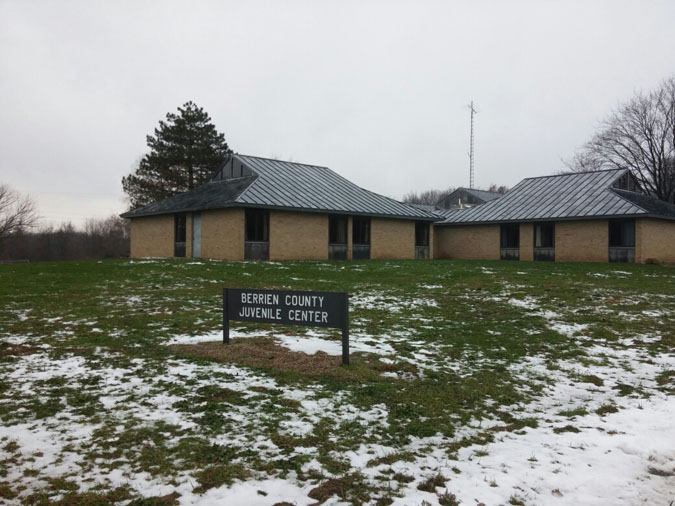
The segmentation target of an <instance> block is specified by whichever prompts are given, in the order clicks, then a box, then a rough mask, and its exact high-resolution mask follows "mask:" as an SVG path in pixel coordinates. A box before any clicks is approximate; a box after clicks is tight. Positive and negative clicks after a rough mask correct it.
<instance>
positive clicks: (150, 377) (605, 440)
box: [0, 268, 675, 506]
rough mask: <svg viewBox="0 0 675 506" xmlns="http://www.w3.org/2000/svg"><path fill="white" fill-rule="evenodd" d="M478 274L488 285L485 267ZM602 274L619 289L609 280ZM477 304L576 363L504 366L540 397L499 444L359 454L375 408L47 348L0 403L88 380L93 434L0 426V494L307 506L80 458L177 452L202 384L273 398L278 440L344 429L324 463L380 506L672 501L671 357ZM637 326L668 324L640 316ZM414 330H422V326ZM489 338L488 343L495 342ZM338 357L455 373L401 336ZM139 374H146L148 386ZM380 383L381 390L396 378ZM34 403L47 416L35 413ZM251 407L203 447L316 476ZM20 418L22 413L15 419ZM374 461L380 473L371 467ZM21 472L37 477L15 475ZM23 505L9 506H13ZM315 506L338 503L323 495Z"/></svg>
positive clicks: (455, 364)
mask: <svg viewBox="0 0 675 506" xmlns="http://www.w3.org/2000/svg"><path fill="white" fill-rule="evenodd" d="M482 272H484V273H485V274H492V273H494V271H492V270H491V269H486V268H483V270H482ZM613 273H614V274H616V275H619V276H629V275H630V273H628V272H623V271H613ZM597 274H598V273H595V274H593V273H590V274H589V275H591V276H595V275H597ZM606 275H609V274H606ZM602 276H605V274H602ZM423 288H424V289H427V290H436V289H441V288H442V286H441V285H424V286H423ZM511 290H513V287H511ZM491 300H495V301H497V302H501V303H503V304H505V305H508V306H511V307H515V308H518V309H522V310H523V311H527V312H528V313H529V314H530V315H535V316H538V317H541V318H543V319H544V321H545V322H546V325H547V327H548V329H549V330H551V331H554V332H557V333H558V334H560V335H561V336H563V337H565V338H567V339H570V340H574V341H576V342H579V343H586V344H585V346H586V351H587V352H586V354H585V356H584V358H583V360H580V359H572V358H569V359H561V360H558V361H557V362H556V363H551V362H550V361H547V360H545V359H544V358H541V357H538V356H534V357H533V356H526V357H524V358H523V359H521V360H518V361H515V362H512V363H509V364H508V369H509V372H510V373H511V374H512V375H513V376H514V377H515V378H517V379H519V380H522V385H523V386H522V388H524V389H525V388H527V389H532V388H533V385H534V386H537V387H540V388H541V392H540V393H538V394H536V395H534V396H533V397H532V398H533V400H531V401H528V402H527V403H523V404H521V405H518V406H515V407H512V409H513V411H514V415H515V416H516V418H536V420H537V423H536V424H529V425H525V426H524V427H522V428H519V429H517V430H511V429H508V428H505V427H502V426H503V425H504V424H503V422H502V421H500V420H498V419H496V418H495V419H491V418H489V417H487V418H482V419H480V420H473V421H472V422H471V423H469V424H466V425H464V426H462V427H460V428H458V430H457V432H456V434H455V436H454V437H453V438H446V437H440V436H438V435H437V436H433V437H428V438H412V439H411V440H410V442H408V443H407V444H403V445H398V446H395V447H394V446H387V445H383V444H379V443H377V442H373V441H376V440H377V439H378V437H377V434H378V433H382V432H386V431H387V429H388V428H389V427H388V425H389V422H388V419H387V415H388V412H387V408H386V406H384V405H375V406H372V407H371V408H370V409H368V410H364V409H360V408H359V407H357V404H356V403H355V402H353V401H352V400H351V399H350V398H349V396H348V395H346V394H343V393H341V392H338V393H335V392H329V391H327V390H326V389H325V387H322V386H321V385H320V384H314V383H313V384H308V385H307V384H303V385H301V386H297V385H293V386H289V385H288V384H283V383H280V382H278V381H276V380H274V379H272V378H270V377H268V376H265V375H263V374H261V373H258V372H255V371H253V370H250V369H247V368H244V367H239V366H236V365H231V364H222V363H211V364H203V363H201V364H196V363H193V362H189V361H186V360H182V359H178V358H171V359H169V360H168V361H167V362H166V363H164V364H162V366H161V367H158V366H157V364H156V363H154V362H153V361H152V360H150V359H148V360H145V359H133V360H131V361H126V362H124V363H120V364H117V360H116V357H115V355H114V354H113V353H110V352H107V351H103V350H100V352H99V353H97V357H96V359H95V360H92V359H90V358H86V357H83V356H80V355H76V354H61V355H57V356H54V355H51V354H50V348H49V347H46V346H42V347H41V348H40V349H38V350H35V351H34V352H33V353H29V354H25V355H20V356H17V357H16V358H15V360H14V362H12V363H11V364H10V365H7V366H6V367H5V369H4V370H5V371H6V374H5V376H4V378H3V379H4V381H5V382H6V383H7V384H8V387H7V388H8V395H9V396H12V395H15V396H17V397H20V396H25V397H29V396H31V395H34V394H35V393H36V392H40V391H41V389H45V388H46V387H45V385H51V384H52V383H50V381H51V382H53V380H55V379H60V378H65V384H64V385H63V386H65V387H69V388H71V389H73V390H78V389H80V390H87V388H88V387H87V385H88V384H89V383H88V382H89V381H90V379H91V378H92V377H94V376H95V377H99V378H102V380H101V381H100V382H99V383H98V384H97V385H96V389H95V391H96V395H97V396H98V401H97V402H98V403H99V404H98V405H99V409H100V415H101V417H100V418H101V419H100V420H99V421H96V422H93V421H91V420H89V418H88V417H87V416H83V415H80V414H78V412H77V409H76V408H75V407H74V406H71V405H69V404H68V403H65V405H64V406H65V407H64V409H62V410H61V411H59V413H58V414H57V415H56V416H54V417H45V418H40V419H31V420H30V421H27V422H25V423H15V424H11V425H9V424H8V425H3V426H0V440H1V441H2V442H1V444H0V447H2V448H1V449H0V460H5V462H9V461H10V460H11V459H15V462H16V464H15V465H13V464H11V463H10V464H6V469H7V471H8V472H7V475H6V476H4V477H1V478H0V482H2V481H6V482H8V483H12V484H21V485H22V486H23V487H25V490H26V491H28V492H26V494H27V493H29V492H30V491H31V490H35V489H39V488H42V487H45V486H48V485H49V482H48V481H47V480H46V479H47V478H49V477H54V478H56V477H62V476H67V477H68V479H69V480H71V481H73V482H75V483H77V485H78V486H79V487H81V488H82V489H90V488H93V487H95V486H97V485H103V486H104V487H108V488H114V487H118V486H121V485H128V486H129V487H130V488H131V489H133V490H135V491H137V492H138V493H140V494H142V495H144V496H162V495H167V494H171V493H173V492H178V493H179V494H180V497H179V501H180V503H181V504H183V505H188V504H195V505H206V506H210V505H216V504H218V505H222V504H227V505H233V506H234V505H245V506H250V505H252V504H268V505H273V504H275V503H278V502H282V501H286V502H289V503H291V504H297V505H308V504H315V503H316V500H315V499H312V498H310V497H308V494H309V492H310V491H311V490H312V489H313V488H314V487H316V486H317V483H316V482H312V481H311V480H309V481H307V480H305V481H303V480H301V479H299V476H298V474H297V473H295V472H293V471H291V472H289V473H288V474H287V475H286V476H285V477H283V478H282V477H278V476H271V475H268V474H266V473H263V472H254V473H252V474H251V476H250V477H249V478H248V479H246V480H243V481H242V480H237V481H235V483H234V484H232V485H231V486H229V487H228V486H226V485H223V486H220V487H216V488H212V489H210V490H208V491H206V492H204V493H198V492H196V491H195V487H196V479H195V476H194V475H193V473H191V471H190V470H184V471H180V472H179V473H177V475H175V476H173V477H172V480H167V479H164V478H162V477H157V476H153V475H151V474H150V473H148V472H138V470H137V469H136V468H135V467H134V466H133V465H131V464H121V465H119V464H114V465H113V462H111V460H110V458H109V457H105V456H103V457H102V456H96V454H97V449H100V448H103V447H104V446H105V444H106V443H110V442H111V441H112V442H114V441H115V438H116V437H120V434H121V432H122V429H123V426H125V425H127V426H128V424H129V422H130V421H132V422H133V424H134V425H135V426H138V427H145V426H156V425H157V424H158V423H160V422H162V423H165V424H170V425H171V426H174V427H177V428H178V429H177V432H176V435H175V436H173V439H171V438H170V439H168V441H167V445H169V446H170V445H172V444H176V443H178V441H179V439H180V438H181V437H182V436H181V432H180V431H187V432H189V431H191V430H197V429H198V427H197V425H196V423H195V417H194V416H192V414H191V413H190V411H189V410H181V409H177V408H176V406H177V405H180V403H181V402H184V401H190V400H191V399H193V397H191V394H192V393H193V392H196V391H199V389H200V388H202V387H207V386H210V385H214V384H216V385H221V386H226V387H227V388H228V389H229V390H232V391H233V392H236V393H237V394H238V395H241V396H242V397H243V398H244V399H249V398H254V396H256V395H258V392H260V390H261V389H269V390H274V391H277V392H280V394H279V395H278V396H277V399H285V400H288V401H292V402H294V403H295V404H293V406H294V408H293V409H288V410H285V411H283V412H282V413H281V414H279V415H278V417H279V418H278V420H275V423H276V424H277V425H276V427H277V433H278V434H280V435H286V436H293V437H304V436H307V435H311V434H312V433H313V432H314V431H315V429H316V427H317V426H318V424H319V423H321V422H322V420H325V419H326V418H328V419H330V420H331V421H332V423H334V424H335V425H336V426H337V425H340V424H342V423H355V424H358V425H359V426H360V430H361V432H362V435H363V439H364V441H370V442H368V443H364V444H361V445H360V446H358V447H356V448H353V449H350V450H348V451H345V452H344V453H342V454H340V455H335V457H336V458H338V459H342V460H345V461H347V462H348V463H349V464H350V472H358V473H361V474H362V475H363V476H364V477H365V479H366V480H369V481H370V482H371V483H373V484H374V485H376V486H377V488H378V489H380V490H382V489H387V488H388V489H389V490H392V491H393V495H392V499H393V504H395V505H420V504H423V503H424V502H426V503H430V504H440V502H439V501H440V500H441V497H442V494H443V493H444V492H446V491H447V493H448V494H454V495H455V496H456V500H457V501H458V502H459V503H461V504H464V505H477V504H480V503H484V504H485V505H493V504H507V503H509V502H511V503H512V504H538V505H547V504H551V505H580V504H583V505H607V504H611V505H612V506H620V505H626V506H628V505H636V504H649V505H652V504H655V505H668V504H669V503H670V502H671V501H673V500H675V423H673V420H675V399H674V398H673V396H669V395H668V394H667V393H665V391H664V390H663V389H662V388H660V385H658V384H657V381H656V379H657V377H659V375H660V374H662V373H663V372H664V371H672V370H673V369H675V354H673V353H672V352H670V353H665V352H663V353H653V352H650V351H648V348H646V347H644V346H641V345H643V344H645V343H650V342H653V341H654V340H656V339H657V338H658V336H654V335H652V334H650V333H649V332H648V331H646V332H645V333H644V334H642V335H633V336H627V337H625V338H624V339H620V340H618V341H617V342H611V343H610V342H597V343H592V344H591V343H588V340H589V338H588V336H586V335H585V332H586V331H587V325H585V324H579V323H574V322H571V321H568V320H567V318H566V316H565V314H561V313H560V312H556V311H551V310H550V309H545V308H542V307H541V306H540V304H539V301H538V300H537V299H535V298H534V297H525V298H518V297H517V296H514V294H513V293H512V292H511V291H509V290H505V291H504V293H502V294H500V295H496V296H492V297H491ZM138 302H139V301H137V300H133V299H131V298H130V299H129V300H128V301H127V303H128V304H136V303H138ZM352 304H353V306H354V307H357V308H361V309H383V308H386V309H387V311H390V312H394V313H400V312H405V311H410V312H412V315H413V316H412V318H415V319H420V320H423V316H422V315H421V313H420V314H417V313H416V311H423V310H424V309H428V308H435V307H436V302H435V300H434V299H433V298H424V297H421V296H415V297H412V298H409V299H408V300H401V299H400V298H399V299H398V302H397V303H393V302H392V300H391V298H390V297H387V296H386V295H385V294H382V293H378V292H376V291H373V290H367V291H363V292H361V293H358V294H356V295H355V296H354V297H353V299H352ZM17 314H18V316H19V318H20V319H22V320H23V319H24V318H29V317H30V316H31V315H30V314H29V313H28V312H21V313H17ZM647 316H649V317H652V318H659V317H667V316H668V315H667V314H664V313H662V312H658V311H655V310H652V311H651V313H649V314H647ZM418 323H420V322H418ZM421 323H425V322H424V321H421ZM427 323H429V324H430V325H433V321H432V320H429V322H427ZM91 331H92V332H96V331H97V328H96V327H93V328H92V330H91ZM490 333H491V334H492V333H494V335H499V332H498V331H491V332H490ZM253 335H254V334H253V333H252V332H249V331H244V330H239V329H236V328H234V329H233V330H232V331H231V337H232V338H233V339H244V338H248V337H253ZM261 335H266V336H268V337H271V338H274V339H275V340H276V342H277V343H278V344H280V345H282V346H285V347H287V348H288V349H289V350H291V351H294V352H302V353H307V354H315V353H317V352H319V351H321V352H324V353H327V354H331V355H340V353H341V345H340V341H339V338H338V336H334V335H332V334H330V332H320V331H307V332H304V331H303V333H298V334H297V335H293V334H291V335H287V334H277V333H274V330H269V331H268V332H267V333H266V334H265V333H263V334H261V332H260V331H256V332H255V336H257V337H260V336H261ZM220 338H221V334H220V331H215V332H211V333H205V334H203V335H197V336H181V335H176V336H173V337H171V338H170V339H168V340H167V343H166V344H194V343H200V342H205V341H217V340H219V339H220ZM523 338H524V339H525V338H527V329H523ZM3 341H4V342H6V343H11V344H23V342H24V341H22V337H21V336H11V337H7V338H3ZM33 341H34V340H31V342H33ZM404 341H405V342H406V343H407V344H409V346H410V347H411V348H412V349H413V351H412V352H411V355H410V356H409V357H408V356H407V357H401V356H399V354H397V353H396V350H395V349H394V348H393V344H395V343H397V342H404ZM350 344H351V350H352V352H357V351H361V352H368V353H374V354H376V355H377V356H379V357H380V360H381V361H382V362H383V363H392V364H393V363H396V362H397V361H408V362H411V363H414V364H415V365H416V366H417V367H419V368H420V374H424V373H425V371H426V372H430V371H438V370H439V368H443V367H447V368H452V369H453V370H460V369H461V368H462V367H464V365H463V364H462V358H461V357H460V358H458V359H455V360H449V359H447V360H444V361H442V362H439V361H438V360H434V359H432V357H433V355H434V347H433V345H432V344H430V343H429V342H428V341H421V340H416V338H415V337H414V336H411V335H409V333H407V332H406V331H405V330H404V329H386V330H384V331H383V332H382V333H381V334H379V335H370V334H367V333H365V332H364V331H362V330H358V329H357V330H356V331H355V332H353V333H352V336H351V343H350ZM637 344H640V346H638V345H637ZM155 369H156V372H153V373H148V371H154V370H155ZM383 374H384V375H393V376H394V377H396V376H397V375H396V373H383ZM166 385H189V394H188V393H185V392H182V391H181V390H180V389H178V390H176V391H175V392H173V391H172V392H168V391H167V389H166ZM45 391H47V390H45ZM87 391H89V390H87ZM623 391H628V392H639V395H620V392H623ZM42 401H44V402H47V399H46V398H43V399H42ZM260 408H261V406H260V404H258V403H257V401H256V403H242V404H237V405H233V406H231V408H229V410H228V412H227V413H225V414H223V416H224V417H226V418H227V422H228V424H229V425H228V427H229V428H228V430H227V431H226V432H224V433H223V434H220V435H218V436H213V437H212V439H211V441H210V442H211V443H212V444H223V445H224V444H228V445H236V446H238V447H245V448H250V449H252V450H255V451H256V452H258V453H259V455H260V457H261V459H263V460H265V459H267V460H277V459H291V458H292V457H294V456H299V455H306V456H309V458H308V459H307V461H306V462H305V463H304V464H303V467H302V473H304V474H307V473H310V471H311V470H312V469H314V470H317V471H323V472H324V474H326V471H325V469H323V467H322V464H321V463H320V462H319V461H318V460H317V458H316V455H315V451H316V448H313V447H311V446H298V447H295V448H291V449H290V450H288V449H284V448H281V447H280V446H278V445H277V444H275V443H274V442H273V441H272V440H271V439H270V437H269V435H268V434H267V433H266V432H265V431H264V430H263V429H262V428H261V427H260V426H259V424H257V423H256V422H257V421H258V420H259V418H260V417H261V416H268V415H261V411H260ZM21 409H24V410H26V412H28V411H27V408H25V407H23V408H20V410H21ZM20 410H19V412H18V413H16V414H15V416H16V417H17V419H20V418H21V411H20ZM270 416H271V415H270ZM531 425H536V426H534V427H533V426H531ZM103 428H106V430H109V431H112V432H111V433H110V435H109V438H112V439H109V440H107V441H106V440H103V439H102V438H101V430H102V429H103ZM116 430H117V431H118V432H115V431H116ZM486 431H487V432H491V433H493V434H494V436H495V438H494V441H493V442H490V443H488V444H485V445H475V444H474V445H470V446H463V447H461V448H459V450H457V451H456V452H451V451H448V448H449V447H450V446H451V445H452V444H453V443H456V442H459V441H461V440H463V439H465V438H471V437H473V436H476V435H481V434H485V433H486ZM9 443H15V444H14V445H10V444H9ZM138 451H140V450H138ZM90 452H93V453H94V456H92V455H91V454H90ZM401 453H407V454H409V455H411V458H409V459H399V460H396V461H395V462H393V463H387V462H384V461H386V457H387V456H389V455H394V454H401ZM17 455H19V456H17ZM377 458H380V459H381V460H383V462H382V463H380V464H377V463H376V464H373V460H374V459H377ZM26 469H34V470H39V472H36V473H33V472H28V473H27V472H26ZM389 469H391V471H393V473H401V474H402V475H409V476H411V477H412V481H410V482H409V483H404V482H401V481H398V480H394V479H391V478H389V481H387V479H386V478H383V477H386V476H388V475H387V474H386V473H385V472H386V471H388V470H389ZM390 474H392V473H390ZM438 474H440V475H442V476H443V477H444V478H445V485H444V486H443V487H439V488H438V489H437V490H436V493H432V492H425V491H422V490H419V489H418V485H420V484H421V483H422V482H423V481H425V480H426V479H428V478H430V477H433V476H435V475H438ZM26 494H24V496H22V497H18V498H15V499H13V501H14V502H15V503H17V504H18V503H19V502H20V501H21V499H22V498H25V495H26ZM7 501H8V502H10V503H11V501H12V500H11V499H9V498H7ZM373 503H374V500H373ZM324 504H328V505H332V504H343V502H340V499H339V498H338V497H337V496H333V497H331V498H330V499H328V500H327V501H326V502H325V503H324ZM446 504H447V503H446Z"/></svg>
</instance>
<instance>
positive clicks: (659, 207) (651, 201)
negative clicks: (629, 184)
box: [612, 188, 675, 219]
mask: <svg viewBox="0 0 675 506" xmlns="http://www.w3.org/2000/svg"><path fill="white" fill-rule="evenodd" d="M612 191H613V192H614V193H616V194H618V195H620V196H621V197H623V198H625V199H626V200H628V201H630V202H632V203H633V204H635V205H636V206H639V207H641V208H642V209H644V210H645V212H647V213H648V214H649V215H651V216H659V217H664V218H671V219H675V204H671V203H670V202H664V201H663V200H659V199H656V198H654V197H650V196H649V195H645V194H644V193H637V192H632V191H628V190H618V189H616V188H613V189H612Z"/></svg>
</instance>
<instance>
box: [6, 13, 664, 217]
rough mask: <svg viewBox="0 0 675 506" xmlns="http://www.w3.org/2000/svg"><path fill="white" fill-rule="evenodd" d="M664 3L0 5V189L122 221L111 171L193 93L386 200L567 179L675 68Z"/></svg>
mask: <svg viewBox="0 0 675 506" xmlns="http://www.w3.org/2000/svg"><path fill="white" fill-rule="evenodd" d="M674 21H675V2H673V1H672V0H664V1H645V0H642V1H638V0H635V1H617V0H611V1H591V0H585V1H579V2H574V1H559V2H553V1H542V0H537V1H522V2H516V1H508V2H506V1H501V0H500V1H492V2H491V1H465V2H451V1H445V2H427V1H424V2H423V1H410V2H403V1H395V0H387V1H382V2H377V1H353V2H352V1H345V0H340V1H335V2H329V1H325V2H322V1H317V0H312V1H306V2H301V1H298V2H293V1H283V2H281V1H276V0H275V1H271V2H255V1H250V0H246V1H244V0H241V1H237V2H222V1H220V2H207V1H201V2H200V1H190V2H188V1H185V2H166V1H154V2H150V1H146V2H143V1H128V2H123V1H112V0H111V1H107V2H103V1H91V0H83V1H59V2H54V1H47V0H45V1H31V0H17V1H8V0H0V182H5V183H9V184H10V185H12V186H13V187H14V188H15V189H16V190H19V191H20V192H23V193H27V194H29V195H30V196H32V197H33V198H34V200H36V202H37V203H38V207H39V211H40V214H41V215H42V216H43V218H44V220H45V222H60V221H68V220H70V221H73V223H75V224H81V223H82V222H83V221H84V220H85V219H86V218H88V217H104V216H107V215H110V214H113V213H120V212H122V211H124V210H125V208H126V207H125V206H126V204H125V202H124V200H123V193H122V187H121V182H120V180H121V178H122V176H125V175H127V174H128V173H130V172H131V171H132V170H133V169H134V165H135V163H136V162H137V160H138V159H139V158H140V157H141V156H142V155H143V154H144V153H145V152H146V149H147V148H146V145H145V136H146V135H148V134H151V133H152V132H153V130H154V128H155V127H156V126H157V124H158V121H159V120H160V119H163V118H164V116H165V115H166V113H167V112H169V111H175V110H176V108H177V107H178V106H179V105H182V104H183V103H184V102H186V101H188V100H193V101H194V102H196V103H197V104H198V105H200V106H201V107H203V108H204V109H205V110H206V111H207V112H208V113H209V114H210V115H211V117H212V119H213V122H214V124H215V125H216V128H217V129H218V130H219V131H220V132H223V133H224V134H225V138H226V139H227V142H228V143H229V145H230V147H231V148H232V149H233V150H234V151H236V152H239V153H243V154H250V155H257V156H264V157H272V158H280V159H285V160H293V161H297V162H305V163H313V164H317V165H325V166H328V167H330V168H332V169H333V170H335V171H336V172H338V173H339V174H341V175H343V176H345V177H346V178H348V179H350V180H352V181H354V182H355V183H357V184H358V185H360V186H362V187H365V188H367V189H369V190H372V191H375V192H378V193H382V194H385V195H388V196H391V197H394V198H399V199H400V198H401V197H402V196H403V195H404V194H405V193H406V192H408V191H410V190H418V191H419V190H425V189H430V188H444V187H447V186H450V185H452V186H468V184H469V159H468V150H469V110H468V108H467V104H469V102H470V101H471V100H473V101H474V103H475V104H476V106H477V108H478V110H479V113H478V115H477V117H476V157H475V166H476V186H477V187H486V186H488V185H489V184H490V183H498V184H505V185H509V186H512V185H514V184H515V183H517V182H518V181H519V180H520V179H522V178H524V177H531V176H539V175H546V174H551V173H555V172H557V171H559V170H560V169H561V168H562V163H561V161H560V159H561V158H569V157H570V156H571V155H572V154H573V153H574V151H575V149H576V148H578V147H579V146H580V145H581V144H583V143H584V141H585V140H587V139H588V138H589V136H590V135H591V134H592V133H593V131H594V130H595V128H596V127H597V125H598V123H599V121H600V120H601V119H602V118H603V116H605V115H606V114H607V113H609V112H610V111H611V110H612V108H614V107H615V106H616V105H617V104H618V103H620V102H621V101H624V100H626V99H628V98H630V97H631V95H632V94H633V93H634V92H635V91H637V90H640V89H644V90H648V89H651V88H653V87H655V86H657V85H658V84H659V82H660V81H661V80H662V79H664V78H666V77H668V76H671V75H673V74H675V30H673V22H674Z"/></svg>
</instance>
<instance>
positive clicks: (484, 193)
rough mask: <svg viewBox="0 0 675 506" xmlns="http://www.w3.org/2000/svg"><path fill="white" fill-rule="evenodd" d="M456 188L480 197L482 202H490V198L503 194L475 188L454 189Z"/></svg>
mask: <svg viewBox="0 0 675 506" xmlns="http://www.w3.org/2000/svg"><path fill="white" fill-rule="evenodd" d="M458 190H462V191H465V192H466V193H469V194H470V195H473V196H474V197H476V198H477V199H481V200H482V201H483V202H490V201H491V200H495V199H498V198H500V197H501V196H502V195H503V194H502V193H497V192H489V191H487V190H477V189H475V188H457V190H455V191H458ZM452 193H454V192H452Z"/></svg>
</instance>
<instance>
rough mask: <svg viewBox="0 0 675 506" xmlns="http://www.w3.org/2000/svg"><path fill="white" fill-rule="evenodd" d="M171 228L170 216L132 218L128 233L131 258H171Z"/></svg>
mask: <svg viewBox="0 0 675 506" xmlns="http://www.w3.org/2000/svg"><path fill="white" fill-rule="evenodd" d="M173 226H174V225H173V215H172V214H167V215H163V216H145V217H142V218H132V219H131V225H130V231H129V234H130V241H131V258H144V257H172V256H173V248H174V236H173V235H174V230H173Z"/></svg>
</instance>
